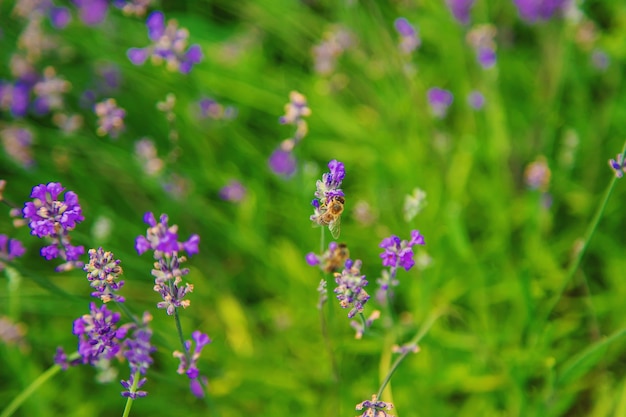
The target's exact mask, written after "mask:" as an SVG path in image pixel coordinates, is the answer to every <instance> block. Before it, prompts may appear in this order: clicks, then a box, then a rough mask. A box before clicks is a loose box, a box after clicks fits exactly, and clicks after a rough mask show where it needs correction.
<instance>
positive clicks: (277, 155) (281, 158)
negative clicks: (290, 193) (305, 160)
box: [268, 148, 296, 178]
mask: <svg viewBox="0 0 626 417" xmlns="http://www.w3.org/2000/svg"><path fill="white" fill-rule="evenodd" d="M268 164H269V166H270V169H271V170H272V172H273V173H274V174H276V175H280V176H282V177H284V178H289V177H291V176H292V175H293V174H294V173H295V172H296V158H295V157H294V156H293V153H292V152H290V151H285V150H283V149H281V148H278V149H276V150H275V151H274V152H273V153H272V155H270V158H269V160H268Z"/></svg>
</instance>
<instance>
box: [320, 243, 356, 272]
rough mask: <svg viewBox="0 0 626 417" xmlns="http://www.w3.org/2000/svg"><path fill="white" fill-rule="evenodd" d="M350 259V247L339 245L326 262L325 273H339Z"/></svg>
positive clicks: (343, 244)
mask: <svg viewBox="0 0 626 417" xmlns="http://www.w3.org/2000/svg"><path fill="white" fill-rule="evenodd" d="M349 257H350V251H349V250H348V245H346V244H345V243H339V244H338V245H337V247H335V249H334V250H333V251H332V252H330V253H329V254H328V257H326V259H325V260H324V268H323V270H324V272H335V271H339V270H340V269H341V268H342V267H343V265H344V264H345V262H346V259H348V258H349Z"/></svg>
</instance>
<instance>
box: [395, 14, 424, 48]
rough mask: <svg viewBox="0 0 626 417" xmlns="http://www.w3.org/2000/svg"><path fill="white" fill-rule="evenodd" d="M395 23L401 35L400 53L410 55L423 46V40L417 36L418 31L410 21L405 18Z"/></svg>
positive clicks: (400, 18)
mask: <svg viewBox="0 0 626 417" xmlns="http://www.w3.org/2000/svg"><path fill="white" fill-rule="evenodd" d="M393 23H394V27H395V28H396V31H397V32H398V34H399V35H400V51H401V52H402V53H404V54H406V55H408V54H410V53H411V52H413V51H414V50H415V49H417V48H418V47H419V46H420V45H421V43H422V40H421V39H420V37H419V35H418V34H417V30H416V29H415V28H414V27H413V25H411V24H410V23H409V21H408V20H406V19H405V18H404V17H399V18H397V19H396V20H395V21H394V22H393Z"/></svg>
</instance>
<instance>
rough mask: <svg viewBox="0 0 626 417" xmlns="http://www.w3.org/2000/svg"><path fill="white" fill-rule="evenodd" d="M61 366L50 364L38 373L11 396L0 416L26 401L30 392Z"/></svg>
mask: <svg viewBox="0 0 626 417" xmlns="http://www.w3.org/2000/svg"><path fill="white" fill-rule="evenodd" d="M60 370H61V367H60V366H59V365H56V364H55V365H52V366H51V367H50V368H48V370H46V371H45V372H44V373H42V374H41V375H39V377H38V378H37V379H35V380H34V381H33V382H32V383H31V384H30V385H29V386H28V387H27V388H26V389H25V390H24V391H22V392H21V393H20V394H19V395H18V396H17V397H15V398H13V401H11V402H10V403H9V405H7V406H6V408H5V409H4V410H3V411H2V413H1V414H0V417H9V416H11V415H13V413H14V412H15V411H16V410H17V409H18V408H19V407H20V406H21V405H22V404H23V403H24V401H26V400H27V399H28V398H29V397H30V396H31V395H32V394H34V393H35V391H37V390H38V389H39V387H41V386H42V385H43V384H45V383H46V382H47V381H48V380H49V379H51V378H52V377H53V376H55V375H56V374H58V373H59V371H60Z"/></svg>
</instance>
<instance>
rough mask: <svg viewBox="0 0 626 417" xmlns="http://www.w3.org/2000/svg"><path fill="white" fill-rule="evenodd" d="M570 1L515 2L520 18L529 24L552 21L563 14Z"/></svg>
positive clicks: (522, 0) (520, 0) (531, 0)
mask: <svg viewBox="0 0 626 417" xmlns="http://www.w3.org/2000/svg"><path fill="white" fill-rule="evenodd" d="M569 2H570V0H513V3H514V4H515V7H517V11H518V13H519V16H520V18H522V20H524V21H526V22H527V23H535V22H537V21H540V20H544V21H545V20H550V19H551V18H552V17H553V16H555V15H556V14H558V13H560V12H563V11H564V10H565V9H566V7H567V5H568V4H569Z"/></svg>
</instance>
